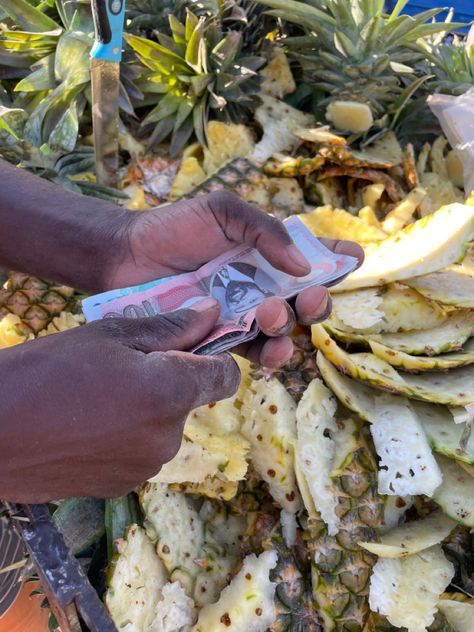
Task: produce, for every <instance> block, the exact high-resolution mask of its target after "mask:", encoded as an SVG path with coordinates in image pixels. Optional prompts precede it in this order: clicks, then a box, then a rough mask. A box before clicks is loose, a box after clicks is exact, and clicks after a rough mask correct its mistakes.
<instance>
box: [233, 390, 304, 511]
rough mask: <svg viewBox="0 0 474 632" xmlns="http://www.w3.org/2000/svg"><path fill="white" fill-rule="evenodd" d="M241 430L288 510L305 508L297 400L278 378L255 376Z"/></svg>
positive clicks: (256, 462)
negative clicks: (300, 488)
mask: <svg viewBox="0 0 474 632" xmlns="http://www.w3.org/2000/svg"><path fill="white" fill-rule="evenodd" d="M241 412H242V416H243V419H244V423H243V425H242V434H243V435H244V436H245V438H246V439H247V440H248V441H249V442H250V446H251V447H250V454H251V459H252V463H253V466H254V468H255V469H256V471H257V472H258V473H259V474H260V476H261V477H262V479H263V480H264V481H265V482H266V483H268V485H269V488H270V493H271V495H272V497H273V498H274V499H275V500H276V501H277V502H278V503H279V505H280V506H281V507H282V508H283V509H284V510H285V511H288V512H289V513H296V512H297V511H299V510H300V509H301V508H302V506H303V505H302V500H301V496H300V494H299V491H298V485H297V482H296V475H295V467H294V463H295V455H294V444H295V441H296V404H295V403H294V401H293V398H292V397H291V395H290V394H289V393H288V392H287V391H286V389H285V387H284V386H283V384H281V382H279V381H278V380H277V379H276V378H271V379H270V380H265V379H260V380H253V381H252V382H251V384H250V386H249V388H248V390H247V391H246V392H245V394H244V397H243V404H242V409H241Z"/></svg>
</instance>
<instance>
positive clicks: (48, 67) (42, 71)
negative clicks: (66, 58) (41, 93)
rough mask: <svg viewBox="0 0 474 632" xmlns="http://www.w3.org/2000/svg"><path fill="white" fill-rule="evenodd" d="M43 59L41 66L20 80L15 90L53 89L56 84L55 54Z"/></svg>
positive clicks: (35, 90)
mask: <svg viewBox="0 0 474 632" xmlns="http://www.w3.org/2000/svg"><path fill="white" fill-rule="evenodd" d="M42 61H46V63H42V64H41V66H40V67H39V68H38V69H37V70H34V71H33V72H32V73H30V74H29V75H28V76H27V77H25V78H24V79H22V80H21V81H19V82H18V83H17V84H16V86H15V92H37V91H38V90H53V89H54V88H55V86H56V81H55V78H54V67H53V64H54V55H50V56H48V57H47V58H45V59H44V60H42Z"/></svg>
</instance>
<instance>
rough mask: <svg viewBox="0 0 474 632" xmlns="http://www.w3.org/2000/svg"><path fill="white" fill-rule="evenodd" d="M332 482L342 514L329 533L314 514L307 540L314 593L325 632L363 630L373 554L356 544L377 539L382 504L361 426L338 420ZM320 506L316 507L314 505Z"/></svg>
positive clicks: (374, 470) (338, 508)
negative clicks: (337, 526) (333, 529)
mask: <svg viewBox="0 0 474 632" xmlns="http://www.w3.org/2000/svg"><path fill="white" fill-rule="evenodd" d="M335 438H337V444H338V445H337V450H336V454H335V460H334V469H333V470H332V472H331V477H330V478H331V481H332V484H333V486H334V489H335V493H336V499H337V506H336V515H337V516H338V518H339V531H338V533H337V535H332V536H331V535H329V533H328V529H327V526H326V524H325V522H324V521H323V520H322V518H321V517H320V516H319V514H317V513H316V514H314V515H310V516H309V518H308V522H307V528H306V532H305V538H306V539H307V546H308V548H309V551H310V555H311V564H312V584H313V597H314V599H315V602H316V607H317V609H318V611H319V613H320V615H321V617H322V619H323V621H324V624H323V629H324V630H325V632H330V631H332V630H334V631H341V632H342V631H343V630H351V631H354V632H358V631H362V630H363V627H364V624H365V622H366V620H367V617H368V615H369V604H368V582H369V577H370V573H371V569H372V566H373V564H374V563H375V557H374V556H373V555H371V554H369V553H367V552H366V551H364V550H362V549H361V548H360V547H359V545H358V542H360V541H366V540H372V539H375V538H376V534H377V528H378V527H379V526H380V525H381V523H382V517H383V504H382V499H381V498H380V497H379V496H378V495H377V492H376V484H377V483H376V481H377V464H376V461H375V459H374V456H373V454H372V449H371V447H370V445H369V444H368V442H367V440H366V438H365V435H364V431H363V429H362V427H361V426H360V425H359V424H358V423H357V422H354V421H353V420H351V419H344V420H342V419H339V420H338V434H337V435H336V436H335ZM316 509H317V508H316Z"/></svg>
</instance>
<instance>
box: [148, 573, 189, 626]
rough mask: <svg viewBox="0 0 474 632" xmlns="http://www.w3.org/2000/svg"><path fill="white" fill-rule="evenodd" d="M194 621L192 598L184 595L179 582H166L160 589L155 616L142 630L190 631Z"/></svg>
mask: <svg viewBox="0 0 474 632" xmlns="http://www.w3.org/2000/svg"><path fill="white" fill-rule="evenodd" d="M195 621H196V611H195V609H194V602H193V600H192V599H190V598H189V597H188V596H187V595H186V593H185V592H184V590H183V587H182V586H181V584H180V583H179V582H174V583H172V584H170V583H168V584H165V586H163V588H162V590H161V599H160V601H159V602H158V603H157V604H156V608H155V618H154V619H153V622H152V624H151V626H150V627H149V628H148V629H146V630H145V631H144V632H191V628H192V625H193V623H195Z"/></svg>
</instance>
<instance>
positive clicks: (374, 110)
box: [259, 0, 450, 131]
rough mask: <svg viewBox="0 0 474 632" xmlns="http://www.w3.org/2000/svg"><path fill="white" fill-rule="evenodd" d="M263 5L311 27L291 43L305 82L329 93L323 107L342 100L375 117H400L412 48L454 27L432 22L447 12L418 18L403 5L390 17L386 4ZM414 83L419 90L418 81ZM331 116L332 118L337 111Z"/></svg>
mask: <svg viewBox="0 0 474 632" xmlns="http://www.w3.org/2000/svg"><path fill="white" fill-rule="evenodd" d="M259 2H261V3H262V4H264V5H266V6H267V7H270V8H271V9H273V10H272V11H271V12H270V13H271V15H274V16H276V17H279V18H282V19H284V20H287V21H289V22H292V23H294V24H296V25H298V26H300V27H303V28H304V29H305V31H306V34H305V35H303V36H296V37H289V38H287V39H286V40H285V44H286V45H287V47H288V49H289V51H290V53H291V56H292V57H293V58H294V59H296V60H298V61H299V63H300V64H301V67H302V70H303V78H304V80H305V81H306V82H307V83H309V84H310V85H312V86H314V88H317V89H319V90H320V91H321V92H323V94H324V95H325V99H324V100H323V101H322V102H321V105H324V104H327V105H329V104H332V103H333V102H336V103H337V102H338V101H349V102H356V103H360V104H364V105H366V106H367V108H368V109H369V110H370V113H371V115H372V118H373V119H378V118H379V117H383V116H384V115H386V114H387V112H393V113H394V112H395V111H396V110H397V109H398V107H399V106H398V104H397V99H398V98H399V96H400V95H401V93H402V89H403V88H402V83H401V77H410V73H411V72H412V69H411V68H409V67H407V64H409V63H410V62H411V63H413V61H412V60H413V58H414V54H413V51H412V50H411V49H410V48H409V46H410V45H411V44H412V43H413V42H416V41H417V40H418V39H419V38H420V37H423V36H424V35H427V34H431V33H433V32H443V31H446V30H447V29H449V28H450V26H448V25H447V24H444V23H439V24H436V25H433V24H432V23H430V21H429V20H430V18H432V17H433V16H435V15H437V14H438V13H440V12H441V9H433V10H431V11H429V12H425V13H422V14H419V16H416V17H415V18H414V19H413V18H412V17H411V16H407V15H399V12H400V10H401V9H400V7H399V5H397V8H396V9H394V10H393V12H392V13H391V14H386V13H385V11H384V3H383V2H382V1H377V2H372V3H367V2H365V1H364V0H355V1H353V2H351V3H347V1H346V0H325V1H324V2H323V1H321V2H308V3H305V2H294V1H292V0H259ZM415 59H416V57H415ZM410 85H411V90H412V91H415V90H416V87H417V83H416V80H413V81H412V82H411V84H410ZM333 107H334V106H333ZM336 107H337V106H336ZM354 107H355V106H352V108H354ZM329 112H330V115H331V110H329ZM364 118H365V120H364V125H363V126H362V125H359V126H358V127H359V131H366V130H365V129H362V128H367V125H368V124H369V121H370V117H369V116H368V114H367V113H366V114H365V117H364ZM348 119H349V121H350V118H349V117H348ZM359 122H360V121H357V123H359ZM354 131H355V130H354Z"/></svg>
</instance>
